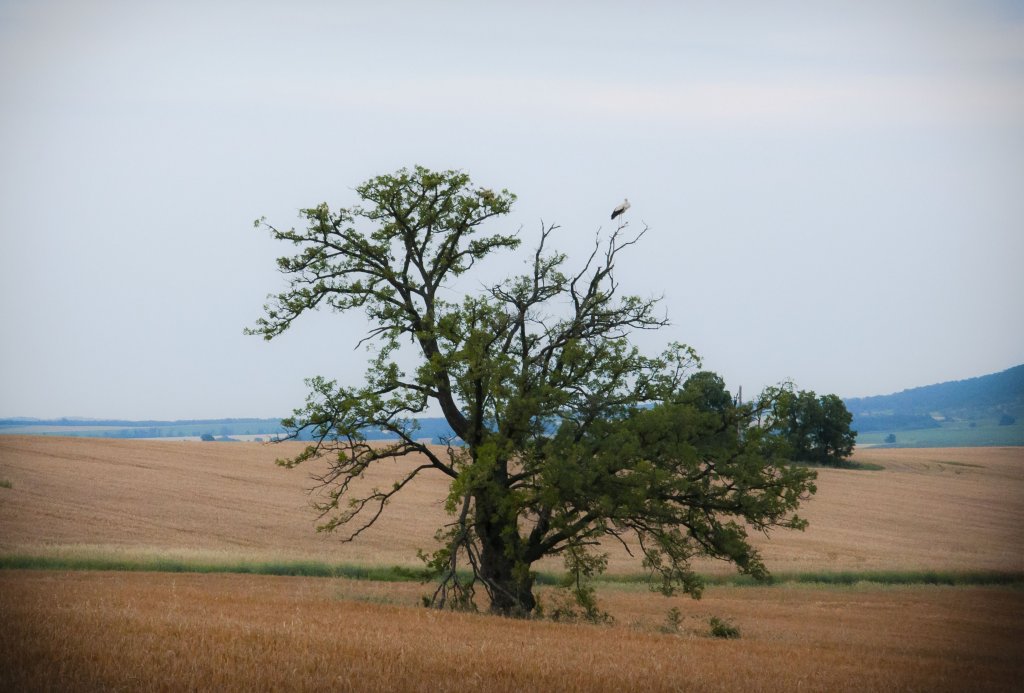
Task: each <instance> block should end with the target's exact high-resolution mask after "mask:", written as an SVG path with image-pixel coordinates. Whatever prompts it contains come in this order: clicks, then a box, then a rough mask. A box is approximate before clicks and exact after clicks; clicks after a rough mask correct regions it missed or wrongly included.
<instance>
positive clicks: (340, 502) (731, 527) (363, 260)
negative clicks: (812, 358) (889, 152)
mask: <svg viewBox="0 0 1024 693" xmlns="http://www.w3.org/2000/svg"><path fill="white" fill-rule="evenodd" d="M356 193H357V194H358V196H359V198H360V199H361V201H362V204H360V205H357V206H353V207H350V208H342V209H337V210H334V211H332V210H331V209H329V208H328V206H327V205H326V204H321V205H319V206H317V207H312V208H310V209H305V210H302V215H303V216H304V218H305V221H306V227H305V228H304V229H300V230H296V229H287V230H283V229H279V228H277V227H274V226H272V225H270V224H267V223H266V221H265V220H263V219H261V220H259V221H257V225H258V226H263V227H266V228H267V229H269V231H270V232H271V233H272V235H273V236H274V238H276V239H279V240H282V241H287V242H290V243H292V244H294V245H295V246H296V248H297V251H296V252H295V253H294V254H292V255H287V256H285V257H282V258H280V259H279V260H278V266H279V268H280V270H281V271H282V272H283V273H284V274H285V275H286V276H287V277H288V279H289V284H288V287H287V288H286V289H285V290H284V291H282V292H281V293H279V294H277V295H276V296H272V297H271V300H270V302H269V303H268V304H267V305H266V306H265V315H264V317H262V318H261V319H260V320H259V321H258V322H257V324H256V326H255V328H253V329H251V330H249V332H251V333H253V334H258V335H261V336H263V337H264V338H265V339H272V338H274V337H276V336H278V335H280V334H281V333H282V332H284V331H285V330H286V329H288V328H289V327H290V326H291V325H292V323H293V322H294V321H295V320H296V319H297V318H298V317H299V316H300V315H302V314H303V313H304V312H306V311H308V310H311V309H315V308H318V307H321V306H327V307H329V308H332V309H334V310H336V311H341V312H345V311H352V310H362V311H364V312H365V314H366V317H367V319H368V320H369V323H370V329H369V331H368V334H367V335H366V337H365V339H364V340H363V341H364V342H367V343H370V344H371V346H372V347H373V352H374V355H373V356H372V357H371V358H370V363H369V369H368V371H367V374H366V380H365V383H363V384H362V385H359V386H354V387H350V386H344V385H339V384H338V383H336V382H335V381H333V380H328V379H326V378H323V377H315V378H312V379H310V380H309V385H310V387H311V394H310V396H309V398H308V400H307V403H306V405H305V406H304V407H303V408H300V409H297V410H296V411H295V413H294V416H293V417H291V418H289V419H287V420H285V422H284V425H285V426H286V428H287V429H288V430H289V431H290V433H291V434H292V436H298V435H299V434H300V433H302V434H311V435H312V438H313V442H312V443H311V444H310V445H309V446H308V447H306V448H305V450H304V451H303V452H301V453H300V454H298V455H297V456H295V457H293V458H290V459H287V460H281V463H282V464H284V465H286V466H295V465H297V464H299V463H301V462H303V461H306V460H310V459H312V458H319V457H325V458H327V460H328V471H327V472H326V473H325V474H322V475H319V476H318V478H319V481H320V483H321V484H322V485H323V486H324V488H325V490H326V491H327V494H326V495H325V496H324V498H325V499H326V500H324V501H323V502H321V503H319V510H320V511H321V513H322V515H321V517H322V520H323V525H322V528H323V529H326V530H334V529H338V528H345V531H346V534H345V539H346V540H352V539H354V538H355V537H357V536H358V535H359V534H360V533H361V532H362V531H364V530H365V529H366V528H368V527H369V526H371V525H372V524H373V523H374V522H375V521H376V520H377V518H379V517H380V516H381V514H382V513H383V512H384V511H385V505H386V503H387V502H388V500H389V499H391V498H392V497H394V496H395V495H396V494H399V493H401V492H402V490H403V489H404V488H406V487H407V486H408V485H409V484H410V483H413V482H414V481H415V479H416V478H417V477H418V476H419V475H421V474H427V473H436V474H444V475H446V476H448V477H449V478H450V479H451V483H450V493H449V496H448V498H447V508H448V511H449V512H450V514H451V522H450V524H448V525H447V526H445V527H443V528H440V529H439V531H438V539H439V540H440V548H439V549H438V550H437V551H436V552H434V553H433V555H432V556H430V557H429V559H430V560H429V565H430V566H431V567H432V569H433V570H434V571H435V573H436V576H437V578H438V586H437V590H436V592H435V593H434V595H433V600H432V602H433V604H434V605H436V606H439V607H442V606H453V605H459V604H462V605H467V604H472V603H473V599H474V589H475V588H476V587H481V586H482V587H483V589H484V590H485V591H486V594H487V596H488V598H489V604H490V609H491V610H492V611H494V612H496V613H500V614H507V615H525V614H529V613H530V612H531V611H533V610H534V609H535V607H536V604H537V602H536V600H535V597H534V594H533V586H534V574H533V573H532V572H531V566H532V565H533V564H534V563H535V562H536V561H538V560H539V559H541V558H543V557H545V556H552V555H560V556H563V557H564V558H565V562H566V565H567V567H568V569H569V570H570V571H571V573H574V574H575V575H577V576H581V575H588V574H591V573H593V572H594V571H595V570H600V569H601V567H602V565H603V554H601V553H598V552H597V551H599V542H601V541H602V540H604V541H615V540H619V541H621V542H622V543H623V545H624V546H626V548H627V549H628V550H630V551H631V552H633V553H635V554H637V555H638V556H639V557H641V559H642V562H643V565H644V566H645V567H646V568H647V569H648V570H649V571H650V573H651V575H652V577H653V578H655V581H656V584H657V585H658V586H659V587H660V588H661V589H662V590H663V591H664V592H666V593H672V592H673V591H674V590H676V589H680V588H681V589H682V590H684V591H686V592H689V593H692V594H695V595H697V594H699V592H700V589H701V582H700V579H699V577H698V576H697V575H695V574H694V573H693V571H692V570H691V566H690V562H691V560H692V559H693V558H694V557H697V556H712V557H715V558H720V559H725V560H728V561H732V562H734V563H735V564H736V565H737V566H738V568H739V569H740V570H741V571H743V572H745V573H749V574H752V575H755V576H759V577H763V576H765V575H766V574H767V571H766V569H765V566H764V563H763V562H762V560H761V558H760V556H759V555H758V552H757V551H756V550H755V549H754V548H753V547H752V546H751V545H750V543H749V541H748V536H747V529H748V528H753V529H755V530H758V531H765V532H766V531H767V530H768V529H769V528H772V527H789V528H802V527H804V525H805V522H804V520H802V519H801V518H799V517H798V516H797V515H796V514H795V511H796V509H797V507H798V505H799V503H800V502H801V501H802V500H803V499H805V498H807V497H808V495H809V494H811V493H813V492H814V490H815V489H814V485H813V478H814V475H813V472H809V471H808V470H806V469H802V468H796V467H792V466H790V465H789V464H788V463H787V462H786V461H785V459H783V458H782V457H781V456H780V455H779V447H778V446H779V438H778V437H777V436H773V435H771V434H770V431H768V430H767V429H765V428H762V427H758V426H756V425H753V422H754V421H756V420H757V418H758V417H759V416H760V415H761V414H763V413H764V412H765V411H766V410H769V409H771V407H772V406H773V405H774V402H772V401H770V400H768V399H762V400H758V401H756V402H754V403H752V404H745V405H744V404H738V403H736V402H734V401H733V399H732V397H731V396H730V395H729V393H728V392H727V391H726V390H725V387H724V384H723V383H722V381H721V379H720V378H718V377H717V376H716V375H714V374H713V373H708V372H700V371H698V368H699V360H698V358H697V356H696V354H695V353H694V352H693V351H692V350H691V349H690V348H689V347H686V346H683V345H680V344H671V345H669V346H668V348H667V349H666V350H665V352H664V353H662V354H660V355H657V356H648V355H644V354H642V353H641V352H640V351H639V350H638V349H637V348H636V347H635V346H633V345H632V344H631V342H630V335H631V333H633V332H634V331H636V330H654V329H657V328H660V327H662V326H664V325H665V324H666V319H665V318H664V317H663V316H662V315H661V314H659V313H658V312H657V310H658V305H657V304H658V302H657V300H656V299H647V298H640V297H636V296H622V295H620V294H619V291H618V289H619V286H618V284H617V282H616V280H615V272H614V269H615V262H616V259H617V257H618V256H619V253H620V252H622V251H624V250H625V249H626V248H628V247H629V246H632V245H633V244H634V243H635V242H636V241H637V240H639V238H640V237H641V236H642V235H643V234H644V232H645V231H646V230H647V229H646V227H645V228H644V230H643V231H641V232H640V233H637V234H635V235H633V236H627V235H626V230H627V226H626V225H625V224H622V225H620V226H619V227H618V228H617V229H615V230H614V231H612V232H610V233H609V234H607V237H606V238H605V239H604V240H601V239H600V238H598V240H596V241H595V245H594V248H593V252H591V253H590V255H589V257H587V258H585V259H584V260H583V261H582V262H580V263H578V265H579V266H578V267H577V268H576V269H575V270H570V269H568V265H569V262H568V260H567V258H566V256H565V255H564V254H561V253H558V252H554V251H552V250H551V249H550V248H549V242H550V240H551V238H552V235H553V234H554V233H555V231H556V228H557V227H556V226H553V225H551V226H544V225H542V227H541V230H540V233H539V236H538V239H537V244H536V247H535V248H534V249H533V251H532V252H531V253H530V254H529V256H528V260H527V264H526V266H527V268H528V269H527V271H526V272H525V273H523V274H522V275H519V276H513V277H510V278H508V279H505V280H504V281H497V282H492V283H489V284H487V285H485V287H484V288H481V289H480V290H477V291H469V292H466V293H465V294H464V295H462V297H461V299H460V300H453V299H452V298H450V296H452V294H453V291H451V290H450V287H451V286H452V284H453V280H454V279H455V278H457V277H459V276H460V275H463V274H464V273H466V272H468V271H470V270H471V269H472V268H473V267H474V265H475V264H476V263H477V262H479V261H480V260H483V259H484V258H485V257H487V256H489V255H491V254H492V253H495V252H497V251H514V250H515V249H516V248H518V247H519V245H520V240H519V238H518V237H517V235H516V234H502V233H493V234H490V235H487V234H485V233H483V226H484V225H485V224H486V223H487V222H489V221H491V220H494V219H496V218H498V217H501V216H503V215H505V214H507V213H508V212H509V210H510V208H511V206H512V204H513V202H514V200H515V196H514V195H512V194H511V193H509V192H508V191H507V190H502V191H500V192H494V191H492V190H489V189H484V188H479V187H474V186H473V185H472V184H471V182H470V179H469V177H468V176H467V175H466V174H465V173H462V172H459V171H445V172H435V171H431V170H428V169H425V168H421V167H416V168H414V169H412V170H407V169H403V170H400V171H397V172H396V173H394V174H391V175H383V176H378V177H376V178H372V179H370V180H369V181H367V182H366V183H364V184H363V185H361V186H359V187H357V188H356ZM409 359H413V360H414V361H415V366H414V367H407V368H403V367H401V366H400V365H399V361H400V360H401V361H402V362H403V363H409V362H410V361H409ZM431 407H432V408H435V410H440V411H441V412H442V413H443V415H444V418H445V420H446V421H447V422H448V424H449V425H450V426H451V429H452V430H453V431H454V434H455V436H454V438H453V440H451V441H450V444H449V445H448V446H446V448H444V447H435V446H429V445H426V444H424V443H422V442H421V441H420V440H419V439H418V437H417V432H416V421H415V417H417V416H418V415H422V414H424V412H427V411H428V408H431ZM370 429H376V430H380V431H385V432H387V433H389V434H390V435H392V436H393V438H392V440H391V441H389V442H387V443H380V442H374V443H372V444H371V443H369V442H367V440H366V438H365V432H366V431H367V430H370ZM406 456H412V459H415V460H417V461H418V463H417V464H415V465H414V466H410V468H409V472H408V474H407V475H405V476H404V477H403V478H401V479H399V480H397V481H396V483H395V484H394V485H393V486H392V487H391V488H388V489H385V490H378V489H373V490H371V491H368V492H360V491H359V490H358V488H359V484H358V483H357V481H358V479H359V478H360V476H361V475H362V474H363V473H364V472H365V471H366V470H367V469H369V468H370V467H371V466H373V465H375V464H377V463H379V462H381V461H382V460H390V459H395V458H401V457H406ZM467 574H468V575H469V576H470V577H469V578H468V579H467V578H466V577H465V576H466V575H467Z"/></svg>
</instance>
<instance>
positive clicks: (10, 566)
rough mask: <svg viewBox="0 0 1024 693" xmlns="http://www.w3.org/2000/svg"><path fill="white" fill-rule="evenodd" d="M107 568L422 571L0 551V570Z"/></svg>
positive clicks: (390, 577)
mask: <svg viewBox="0 0 1024 693" xmlns="http://www.w3.org/2000/svg"><path fill="white" fill-rule="evenodd" d="M2 569H7V570H111V571H127V572H157V573H242V574H252V575H288V576H302V577H345V578H350V579H353V580H373V581H376V582H410V581H418V580H421V579H422V576H423V571H420V570H415V569H412V568H405V567H402V566H362V565H353V564H347V563H337V564H330V563H323V562H320V561H279V562H275V561H259V562H254V561H240V562H224V563H217V562H203V561H195V560H182V559H176V558H105V557H101V556H97V557H80V556H70V557H65V556H32V555H22V554H12V555H0V570H2Z"/></svg>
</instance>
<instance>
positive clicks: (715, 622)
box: [708, 616, 740, 640]
mask: <svg viewBox="0 0 1024 693" xmlns="http://www.w3.org/2000/svg"><path fill="white" fill-rule="evenodd" d="M708 624H709V625H710V626H711V637H713V638H726V639H730V640H731V639H734V638H738V637H740V629H739V628H737V627H736V626H734V625H733V624H731V623H729V621H727V620H725V619H721V618H718V617H717V616H712V617H711V618H710V619H709V620H708Z"/></svg>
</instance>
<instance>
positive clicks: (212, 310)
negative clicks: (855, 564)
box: [0, 0, 1024, 419]
mask: <svg viewBox="0 0 1024 693" xmlns="http://www.w3.org/2000/svg"><path fill="white" fill-rule="evenodd" d="M727 7H728V8H729V9H725V8H727ZM414 164H421V165H424V166H427V167H430V168H437V169H447V168H458V169H462V170H465V171H466V172H468V173H469V174H470V175H471V176H472V177H473V180H474V182H475V183H477V184H479V185H481V186H483V187H492V188H508V189H509V190H511V191H512V192H514V193H516V194H517V195H518V197H519V201H518V203H517V204H516V206H515V208H514V209H513V213H512V214H511V215H510V216H509V217H507V218H505V219H504V220H503V221H501V222H500V223H498V224H495V225H494V226H493V227H491V228H492V230H494V231H499V230H515V229H518V228H520V227H522V231H521V234H522V236H523V238H524V241H525V245H526V246H529V245H530V244H532V242H533V240H534V239H535V238H536V235H537V232H538V230H539V228H540V223H541V219H543V220H544V221H545V222H549V223H550V222H555V223H558V224H560V225H561V226H562V230H561V232H560V234H561V235H560V236H558V245H559V246H560V247H561V248H562V249H564V250H565V251H567V252H569V253H570V256H571V257H577V258H578V257H579V256H580V254H581V253H582V252H583V251H584V250H585V249H586V248H588V247H589V245H590V244H591V242H592V240H593V236H594V234H595V233H596V232H597V231H598V230H599V229H604V231H605V232H607V231H608V229H609V228H610V222H609V220H608V214H609V212H610V210H611V209H612V207H614V206H615V205H616V204H618V203H619V202H620V201H621V200H622V198H623V197H626V196H628V197H629V199H630V201H631V202H632V205H633V206H632V209H630V211H629V212H628V214H627V219H628V220H629V221H630V223H631V228H637V227H639V226H640V225H641V224H642V223H643V222H645V223H646V224H648V225H649V226H650V232H649V233H648V235H647V237H646V238H645V239H644V240H643V242H642V243H641V244H640V245H639V246H638V247H636V248H634V249H633V252H632V253H630V254H629V255H628V256H625V257H624V258H623V260H622V262H621V263H620V271H619V280H620V283H621V287H622V289H623V290H624V291H626V292H629V293H635V294H640V295H644V296H650V295H661V294H663V295H664V303H665V308H666V310H667V313H668V315H669V318H670V319H671V321H672V326H671V327H670V328H668V329H666V330H664V331H662V332H660V333H657V334H656V335H645V336H644V337H643V339H642V344H643V346H644V347H645V348H647V349H649V350H651V351H654V350H660V346H661V345H662V344H663V343H665V342H667V341H670V340H678V341H683V342H686V343H688V344H691V345H692V346H694V347H695V348H696V349H697V350H698V352H699V353H700V354H701V355H702V356H703V357H704V359H705V366H706V367H707V368H709V369H711V370H714V371H717V372H718V373H720V374H721V375H722V376H723V377H724V378H725V379H726V381H727V383H728V385H729V386H730V388H732V389H733V390H734V391H735V388H736V387H737V386H739V385H742V386H743V388H744V392H745V393H748V392H749V393H753V392H756V391H758V390H760V389H761V388H762V387H763V386H765V385H769V384H773V383H776V382H779V381H781V380H783V379H787V378H791V379H793V380H794V381H795V382H796V384H797V385H798V386H799V387H801V388H803V389H811V390H815V391H817V392H819V393H826V392H834V393H837V394H839V395H841V396H844V397H849V396H862V395H873V394H884V393H889V392H894V391H899V390H902V389H905V388H908V387H914V386H918V385H926V384H930V383H934V382H939V381H944V380H951V379H960V378H965V377H971V376H976V375H982V374H986V373H990V372H994V371H998V370H1003V369H1005V368H1008V367H1010V366H1013V365H1016V364H1019V363H1024V319H1022V315H1024V311H1022V309H1021V299H1022V297H1024V271H1022V266H1024V4H1022V3H1019V2H985V1H980V2H979V1H978V0H973V1H971V0H965V1H963V2H939V1H928V2H916V3H915V2H900V3H893V2H862V1H856V2H852V1H851V2H843V3H828V2H825V3H820V2H815V3H786V2H781V3H779V2H772V3H761V2H756V3H755V2H750V3H717V2H672V3H663V4H655V3H626V2H614V3H601V2H578V3H568V2H567V3H535V4H534V3H523V2H520V3H501V4H500V5H499V4H498V3H456V2H450V3H445V2H431V3H421V2H416V3H413V2H408V3H400V2H375V3H368V2H353V3H343V2H280V3H269V2H267V3H260V2H237V3H235V2H210V1H204V2H168V3H138V2H103V1H102V0H99V1H95V2H87V3H86V2H48V1H45V0H43V1H40V0H33V1H28V0H23V1H19V0H13V1H12V0H0V233H2V234H3V236H2V238H3V251H2V253H0V292H2V297H3V301H2V307H0V310H2V314H0V330H2V332H0V334H2V339H0V416H36V417H44V418H48V417H60V416H86V417H119V418H133V419H144V418H159V419H177V418H212V417H228V416H236V417H243V416H282V415H285V414H287V413H289V412H290V411H291V409H292V408H294V407H296V406H299V405H300V404H301V403H302V401H303V400H304V398H305V392H306V388H305V386H304V384H303V382H302V381H303V378H305V377H308V376H311V375H316V374H322V375H325V376H329V377H336V378H338V379H339V380H341V381H343V382H350V383H353V384H355V383H357V382H359V380H360V378H361V376H362V373H363V371H364V365H365V355H364V354H363V353H362V352H359V351H354V346H355V343H356V341H357V340H358V339H359V337H361V336H362V334H363V332H364V331H365V329H366V327H367V324H366V322H365V320H364V318H363V316H362V315H358V314H356V315H336V314H331V313H326V312H323V313H317V314H312V315H309V316H307V317H306V319H305V320H302V321H301V322H299V323H298V324H297V325H296V326H295V327H294V328H293V329H292V330H291V331H289V332H288V333H287V334H285V335H284V336H282V337H280V338H279V339H277V340H275V341H273V342H269V343H267V342H263V341H262V340H260V339H259V338H256V337H246V336H244V335H243V334H242V330H243V328H244V327H246V326H250V325H252V324H253V323H254V321H255V320H256V318H257V317H259V316H260V314H261V310H262V304H263V302H264V299H265V297H266V295H267V294H268V293H270V292H274V291H278V290H280V289H282V288H283V286H284V284H283V281H284V280H283V278H282V277H281V276H280V275H279V274H278V273H277V272H276V270H275V267H274V262H273V261H274V258H275V257H276V256H277V255H279V254H283V253H285V252H288V250H289V248H287V247H285V246H283V245H281V246H278V245H277V244H276V243H275V242H274V241H272V240H271V239H270V238H269V237H268V236H267V234H266V232H261V231H256V230H254V229H253V225H252V221H253V219H255V218H256V217H259V216H262V215H265V216H266V217H267V218H268V221H270V222H272V223H274V224H275V225H278V226H285V227H287V226H291V225H294V224H296V223H298V222H299V220H298V218H297V210H298V209H299V208H301V207H308V206H313V205H316V204H318V203H319V202H322V201H326V202H328V203H330V204H331V205H332V206H337V205H341V206H347V205H351V204H353V203H355V202H356V197H355V194H354V192H353V188H354V187H355V186H356V185H358V184H360V183H361V182H363V181H364V180H366V179H367V178H369V177H371V176H374V175H378V174H381V173H388V172H392V171H394V170H396V169H398V168H400V167H403V166H412V165H414ZM518 262H519V260H518V258H517V259H513V260H511V261H508V262H505V263H504V264H503V265H501V268H502V269H507V270H508V271H516V270H519V269H520V267H521V266H520V265H519V264H518ZM484 279H486V278H484Z"/></svg>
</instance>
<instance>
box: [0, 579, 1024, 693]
mask: <svg viewBox="0 0 1024 693" xmlns="http://www.w3.org/2000/svg"><path fill="white" fill-rule="evenodd" d="M422 590H423V588H422V587H421V586H419V585H410V584H402V585H386V586H385V585H382V584H380V583H367V582H352V581H339V580H330V579H317V578H281V577H271V576H239V575H168V574H138V573H94V572H93V573H47V572H29V573H19V572H17V571H5V572H2V573H0V622H2V623H3V624H4V627H3V628H2V629H0V689H2V690H47V689H52V690H63V691H78V690H99V689H105V690H109V689H123V688H126V689H132V690H136V689H145V690H299V689H302V690H335V691H347V690H352V691H379V690H413V691H415V690H423V691H428V690H429V691H466V690H487V691H491V690H494V691H502V690H538V691H553V690H575V691H622V690H649V691H662V690H695V691H736V690H745V691H746V690H750V691H755V690H801V689H805V690H819V691H824V690H828V691H843V690H857V691H863V690H922V691H961V690H1011V689H1013V688H1014V687H1015V686H1017V685H1019V683H1020V681H1021V677H1022V676H1024V666H1022V662H1024V659H1022V656H1021V655H1022V654H1024V651H1022V649H1021V648H1022V646H1021V642H1024V626H1022V623H1021V620H1020V619H1019V618H1018V615H1019V614H1020V612H1021V607H1022V606H1024V593H1022V592H1021V591H1020V590H1014V589H1008V588H982V587H974V588H966V587H900V588H894V587H888V588H887V587H878V586H874V587H871V586H859V587H855V588H828V589H821V588H814V587H776V588H713V589H711V590H710V591H709V593H708V594H707V595H706V596H705V598H704V599H703V600H701V601H699V602H694V601H691V600H686V599H682V598H680V599H672V600H665V599H659V598H655V597H652V596H651V595H648V594H646V593H642V592H636V591H627V590H615V589H605V590H603V591H602V594H601V598H602V601H603V602H604V603H605V604H606V606H607V607H608V608H609V609H610V610H611V611H612V612H613V613H614V614H615V615H616V616H618V623H617V624H616V625H613V626H605V627H599V626H588V625H570V624H558V623H551V622H537V621H513V620H508V619H501V618H496V617H490V616H480V615H471V614H456V613H446V612H437V611H433V610H428V609H423V608H417V607H414V606H407V605H409V604H412V603H413V602H414V601H415V599H416V596H417V594H418V593H419V592H421V591H422ZM380 602H397V603H380ZM671 605H677V606H679V607H680V609H681V610H682V612H683V614H684V619H683V622H682V627H681V630H680V632H679V633H676V634H664V633H661V632H659V629H658V627H659V625H660V624H663V623H664V621H665V619H664V614H665V609H667V608H668V607H669V606H671ZM711 615H715V616H718V617H720V618H726V619H729V620H731V621H732V622H733V623H735V624H736V625H738V626H739V628H740V629H741V631H742V638H741V639H740V640H730V641H722V640H715V639H712V638H709V637H707V631H708V626H707V621H708V618H709V617H710V616H711Z"/></svg>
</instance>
